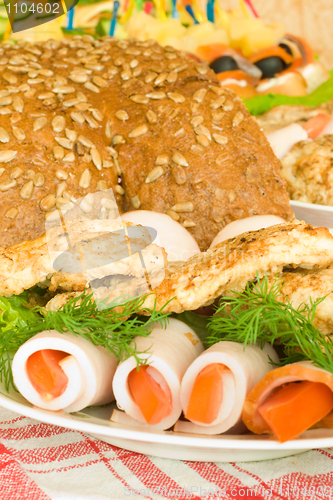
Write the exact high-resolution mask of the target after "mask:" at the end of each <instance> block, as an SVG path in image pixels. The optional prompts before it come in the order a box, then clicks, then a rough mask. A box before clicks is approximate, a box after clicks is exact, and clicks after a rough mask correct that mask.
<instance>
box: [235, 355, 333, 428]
mask: <svg viewBox="0 0 333 500" xmlns="http://www.w3.org/2000/svg"><path fill="white" fill-rule="evenodd" d="M306 380H308V381H310V382H320V383H322V384H326V385H327V386H328V387H329V388H330V389H331V391H333V376H332V374H331V373H330V372H328V371H326V370H323V369H322V368H318V367H317V366H315V365H314V364H313V363H312V361H299V362H297V363H291V364H290V365H285V366H281V367H279V368H276V369H275V370H272V371H271V372H270V373H267V374H266V375H265V377H263V379H262V380H260V381H259V382H258V383H257V384H256V386H255V387H253V390H252V391H251V392H250V393H249V395H248V397H247V398H246V400H245V403H244V407H243V416H242V418H243V421H244V423H245V424H246V426H247V428H248V429H249V430H250V431H251V432H254V433H255V434H264V433H270V434H271V433H272V431H271V429H270V428H269V426H268V424H267V422H265V420H264V419H263V418H262V416H261V415H260V413H259V411H258V409H259V407H260V406H261V405H262V404H263V403H264V402H265V401H266V400H267V399H268V398H269V396H270V395H271V394H272V392H273V391H274V389H277V388H278V387H282V386H283V385H285V384H290V383H291V382H300V381H306ZM295 418H296V416H295ZM318 426H320V427H328V428H332V427H333V411H332V412H331V413H329V415H327V416H326V417H325V418H324V419H323V420H321V422H320V425H318Z"/></svg>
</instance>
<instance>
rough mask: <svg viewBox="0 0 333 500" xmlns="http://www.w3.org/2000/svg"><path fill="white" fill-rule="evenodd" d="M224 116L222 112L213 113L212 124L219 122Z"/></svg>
mask: <svg viewBox="0 0 333 500" xmlns="http://www.w3.org/2000/svg"><path fill="white" fill-rule="evenodd" d="M224 116H225V113H224V112H223V111H213V113H212V118H213V121H214V122H220V121H221V120H222V118H223V117H224Z"/></svg>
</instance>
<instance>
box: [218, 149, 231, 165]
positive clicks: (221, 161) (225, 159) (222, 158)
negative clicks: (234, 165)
mask: <svg viewBox="0 0 333 500" xmlns="http://www.w3.org/2000/svg"><path fill="white" fill-rule="evenodd" d="M231 160H232V158H231V156H230V154H229V153H228V152H227V151H226V152H224V153H222V154H221V155H219V156H217V157H216V158H215V163H216V164H217V165H228V164H229V163H230V162H231Z"/></svg>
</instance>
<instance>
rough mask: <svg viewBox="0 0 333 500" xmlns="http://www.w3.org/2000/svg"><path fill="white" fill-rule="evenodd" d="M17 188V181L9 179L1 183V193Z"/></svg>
mask: <svg viewBox="0 0 333 500" xmlns="http://www.w3.org/2000/svg"><path fill="white" fill-rule="evenodd" d="M15 186H16V180H15V179H8V180H6V181H3V182H0V191H2V192H4V191H9V190H10V189H11V188H13V187H15Z"/></svg>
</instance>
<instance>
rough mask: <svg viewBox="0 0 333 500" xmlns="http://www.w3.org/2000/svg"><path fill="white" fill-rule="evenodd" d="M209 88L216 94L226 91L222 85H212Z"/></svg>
mask: <svg viewBox="0 0 333 500" xmlns="http://www.w3.org/2000/svg"><path fill="white" fill-rule="evenodd" d="M209 88H210V89H211V90H212V91H213V92H214V94H216V95H218V96H220V95H222V94H223V93H224V89H223V88H222V87H217V86H216V85H210V86H209Z"/></svg>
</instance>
